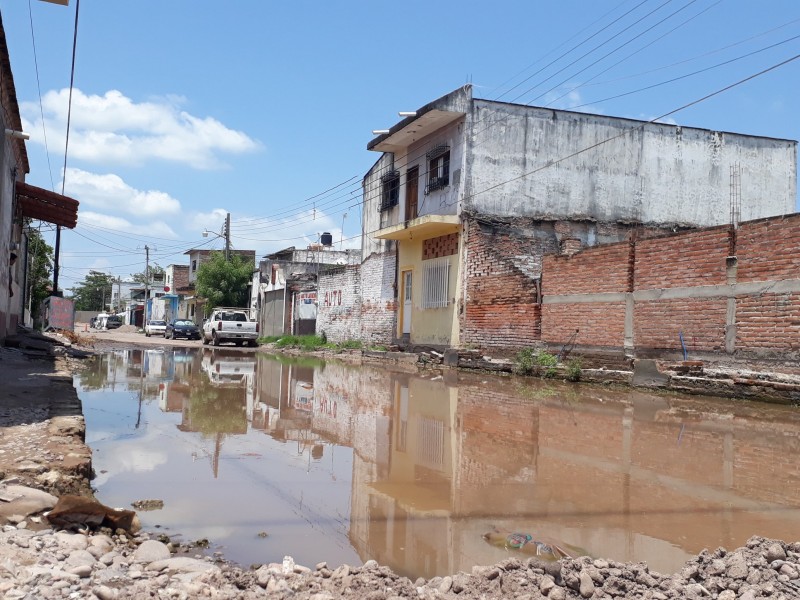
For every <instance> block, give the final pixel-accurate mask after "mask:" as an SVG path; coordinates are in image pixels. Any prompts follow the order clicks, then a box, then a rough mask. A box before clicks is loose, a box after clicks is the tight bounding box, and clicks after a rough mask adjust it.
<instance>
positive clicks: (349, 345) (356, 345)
mask: <svg viewBox="0 0 800 600" xmlns="http://www.w3.org/2000/svg"><path fill="white" fill-rule="evenodd" d="M363 345H364V344H362V343H361V342H360V341H359V340H345V341H343V342H340V343H339V344H337V346H338V347H339V348H341V349H342V350H360V349H361V348H362V347H363Z"/></svg>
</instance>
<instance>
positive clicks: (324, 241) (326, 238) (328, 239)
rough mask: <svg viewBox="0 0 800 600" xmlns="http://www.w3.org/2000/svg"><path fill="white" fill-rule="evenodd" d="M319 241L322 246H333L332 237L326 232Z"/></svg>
mask: <svg viewBox="0 0 800 600" xmlns="http://www.w3.org/2000/svg"><path fill="white" fill-rule="evenodd" d="M319 241H320V242H322V245H323V246H333V236H332V235H331V234H330V233H328V232H327V231H326V232H324V233H323V234H322V235H321V236H319Z"/></svg>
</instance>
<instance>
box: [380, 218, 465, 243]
mask: <svg viewBox="0 0 800 600" xmlns="http://www.w3.org/2000/svg"><path fill="white" fill-rule="evenodd" d="M460 227H461V219H460V218H459V217H458V216H457V215H424V216H422V217H417V218H416V219H411V220H410V221H406V222H404V223H400V224H399V225H392V226H390V227H384V228H383V229H381V230H379V231H378V232H377V233H376V234H375V238H377V239H379V240H411V239H414V238H415V237H416V238H417V239H420V240H422V239H428V238H432V237H437V236H440V235H447V234H449V233H456V232H457V231H458V230H459V229H460Z"/></svg>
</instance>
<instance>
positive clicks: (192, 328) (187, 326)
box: [164, 319, 200, 340]
mask: <svg viewBox="0 0 800 600" xmlns="http://www.w3.org/2000/svg"><path fill="white" fill-rule="evenodd" d="M164 337H165V338H167V339H173V340H175V339H178V338H182V337H184V338H186V339H187V340H199V339H200V328H199V327H198V326H197V325H195V324H194V321H190V320H188V319H173V320H172V321H170V322H169V323H168V324H167V329H166V330H165V331H164Z"/></svg>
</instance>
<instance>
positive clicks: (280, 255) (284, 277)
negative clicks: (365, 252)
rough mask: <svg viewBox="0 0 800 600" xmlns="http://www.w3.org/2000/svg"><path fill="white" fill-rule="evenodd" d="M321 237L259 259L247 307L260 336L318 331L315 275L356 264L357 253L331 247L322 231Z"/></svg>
mask: <svg viewBox="0 0 800 600" xmlns="http://www.w3.org/2000/svg"><path fill="white" fill-rule="evenodd" d="M321 240H322V242H321V243H318V244H310V245H309V246H308V247H307V248H295V247H294V246H292V247H290V248H286V249H284V250H280V251H278V252H274V253H273V254H268V255H266V256H265V257H264V258H263V260H261V261H260V263H259V268H258V271H257V273H256V274H255V277H254V281H253V297H252V302H251V304H252V307H251V308H254V309H256V310H257V312H258V318H259V328H260V331H261V334H262V335H264V336H273V335H283V334H290V335H307V334H313V333H315V332H318V331H322V330H321V329H320V327H319V325H321V324H319V323H318V322H317V316H318V306H319V303H320V301H321V299H322V295H321V294H320V292H319V288H318V280H319V276H320V274H321V273H323V272H326V271H327V270H328V269H329V268H332V267H333V268H337V267H340V268H347V267H348V266H349V265H357V264H358V263H359V257H360V252H358V251H355V250H334V248H333V244H332V238H331V237H330V234H322V236H321ZM323 295H324V294H323ZM328 299H329V296H328ZM322 325H324V324H322Z"/></svg>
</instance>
